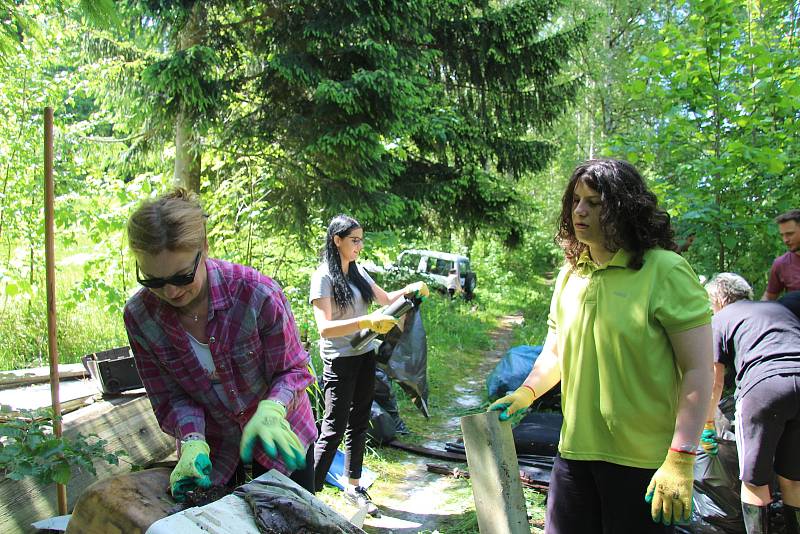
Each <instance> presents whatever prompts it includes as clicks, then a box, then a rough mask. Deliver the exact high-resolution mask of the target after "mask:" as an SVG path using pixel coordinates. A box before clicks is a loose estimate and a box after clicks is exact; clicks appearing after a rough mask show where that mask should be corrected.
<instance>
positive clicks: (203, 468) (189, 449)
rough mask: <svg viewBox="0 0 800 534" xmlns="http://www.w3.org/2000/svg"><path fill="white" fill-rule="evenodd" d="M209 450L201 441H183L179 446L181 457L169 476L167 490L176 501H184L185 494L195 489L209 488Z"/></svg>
mask: <svg viewBox="0 0 800 534" xmlns="http://www.w3.org/2000/svg"><path fill="white" fill-rule="evenodd" d="M210 452H211V449H209V447H208V443H206V442H205V441H203V440H202V439H194V440H190V441H185V442H183V443H182V444H181V457H180V459H178V464H177V465H176V466H175V469H173V470H172V473H170V475H169V489H170V492H171V493H172V497H173V498H174V499H175V500H176V501H178V502H183V501H184V500H186V493H187V492H189V491H193V490H194V489H196V488H197V487H200V488H204V489H205V488H210V487H211V478H210V477H209V475H211V458H209V456H208V455H209V453H210Z"/></svg>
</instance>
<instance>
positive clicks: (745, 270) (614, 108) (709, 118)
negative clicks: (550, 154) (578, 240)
mask: <svg viewBox="0 0 800 534" xmlns="http://www.w3.org/2000/svg"><path fill="white" fill-rule="evenodd" d="M578 9H579V10H580V9H582V10H583V11H582V12H581V14H580V15H579V16H585V15H586V13H587V12H594V13H596V14H597V16H596V20H597V24H596V26H595V30H594V35H593V37H592V38H590V39H589V40H588V41H587V43H591V45H589V44H587V47H586V50H585V52H584V53H583V54H582V57H585V58H586V61H585V62H583V64H582V66H581V70H582V71H583V72H585V73H586V75H587V76H588V77H589V78H590V80H591V81H590V82H589V83H587V90H586V91H585V92H584V94H583V95H582V96H581V98H580V99H579V101H582V103H583V105H582V106H581V109H580V110H579V111H578V113H576V115H575V118H576V120H573V121H571V122H570V125H569V126H568V128H571V129H574V130H573V131H570V130H569V129H567V130H566V131H567V132H569V133H568V134H567V135H566V136H565V138H564V139H565V144H566V146H569V145H570V144H573V143H576V144H577V146H579V147H580V149H581V153H580V154H577V156H578V157H577V158H576V154H574V153H570V154H565V156H564V157H563V158H562V162H563V169H564V170H563V173H564V174H567V173H568V172H569V170H570V168H571V166H572V165H573V164H574V163H575V160H576V159H581V158H582V157H588V156H590V155H594V154H602V155H608V156H612V157H618V158H623V159H627V160H629V161H631V162H633V163H634V164H636V165H637V167H639V168H640V169H641V170H643V171H645V173H646V174H647V175H648V177H649V179H650V183H651V185H652V186H653V188H654V189H655V190H656V191H657V193H658V196H659V198H660V199H661V201H662V203H663V204H664V205H665V207H667V208H668V210H669V211H670V213H671V214H672V215H673V217H674V220H675V221H676V223H677V227H678V229H679V232H680V238H681V239H685V238H686V237H687V236H688V235H690V234H695V235H696V238H697V239H696V241H695V243H694V244H693V245H692V247H691V248H690V249H689V250H688V252H687V253H686V256H687V258H688V259H689V261H690V262H691V263H692V264H693V266H694V267H695V269H696V270H697V271H698V272H699V273H701V274H705V275H710V274H713V273H714V272H718V271H725V270H733V271H737V272H739V273H741V274H742V275H744V276H745V277H746V278H748V280H750V281H751V283H753V284H754V285H755V286H756V288H757V289H759V288H760V287H763V284H764V282H765V281H766V273H767V271H768V269H769V265H770V263H771V260H772V258H773V257H775V256H776V255H777V254H779V253H781V252H782V247H781V246H780V242H779V240H778V239H777V237H776V235H777V232H776V229H775V225H774V224H773V223H772V219H773V217H774V216H775V215H777V214H779V213H781V212H783V211H786V210H788V209H790V208H792V207H795V206H796V205H797V204H798V203H799V202H800V196H799V195H800V193H798V189H797V187H796V186H795V184H796V183H797V180H798V179H797V174H796V171H795V169H796V168H797V153H798V150H797V149H798V141H797V139H798V135H797V133H798V132H797V121H796V114H795V112H794V110H796V109H797V105H798V103H800V102H798V97H800V92H798V89H797V84H796V77H797V74H798V72H797V68H798V65H797V61H796V57H797V55H798V49H797V36H796V33H797V28H796V25H795V23H794V22H793V21H795V20H796V9H797V8H796V5H795V3H794V2H787V1H775V2H766V3H760V4H754V3H741V2H733V1H722V2H716V1H710V0H699V1H691V2H678V3H675V2H656V3H652V2H629V3H624V4H616V3H609V2H595V1H591V0H590V1H587V2H583V3H582V5H581V7H580V8H578Z"/></svg>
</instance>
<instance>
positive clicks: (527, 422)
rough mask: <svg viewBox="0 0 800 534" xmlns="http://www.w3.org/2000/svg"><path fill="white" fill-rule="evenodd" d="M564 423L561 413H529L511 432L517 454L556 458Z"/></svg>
mask: <svg viewBox="0 0 800 534" xmlns="http://www.w3.org/2000/svg"><path fill="white" fill-rule="evenodd" d="M563 421H564V417H563V416H562V415H561V414H560V413H553V412H529V413H528V415H526V416H525V417H524V418H523V419H522V421H520V422H519V424H518V425H517V426H515V427H514V428H513V429H512V431H511V433H512V434H513V436H514V448H515V449H516V450H517V454H518V455H520V454H534V455H541V456H555V455H556V452H558V440H559V437H560V435H561V423H562V422H563Z"/></svg>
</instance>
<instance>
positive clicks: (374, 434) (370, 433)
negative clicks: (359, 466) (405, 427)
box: [367, 401, 397, 445]
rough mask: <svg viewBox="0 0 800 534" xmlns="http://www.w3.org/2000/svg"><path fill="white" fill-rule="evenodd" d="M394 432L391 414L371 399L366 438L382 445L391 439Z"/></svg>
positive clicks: (395, 432)
mask: <svg viewBox="0 0 800 534" xmlns="http://www.w3.org/2000/svg"><path fill="white" fill-rule="evenodd" d="M396 434H397V431H396V430H395V422H394V419H392V416H391V415H389V414H388V413H387V412H386V410H384V409H383V408H381V406H380V405H379V404H378V403H377V402H375V401H372V412H371V414H370V418H369V428H368V429H367V438H369V439H370V441H372V442H373V443H374V444H376V445H383V444H384V443H389V442H390V441H392V440H393V439H394V438H395V435H396Z"/></svg>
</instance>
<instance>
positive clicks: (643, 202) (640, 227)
mask: <svg viewBox="0 0 800 534" xmlns="http://www.w3.org/2000/svg"><path fill="white" fill-rule="evenodd" d="M580 180H582V181H583V183H584V184H586V185H587V186H588V187H590V188H592V189H593V190H595V191H597V192H598V193H599V194H600V198H601V200H602V203H603V206H602V208H601V211H600V223H601V224H602V226H603V234H604V235H605V240H606V244H605V246H606V248H607V249H608V250H610V251H616V250H619V249H621V248H623V249H625V250H627V251H629V252H631V253H632V256H631V259H630V261H629V262H628V267H631V268H632V269H637V270H638V269H641V267H642V264H643V263H644V262H643V257H644V253H645V252H646V251H648V250H650V249H651V248H655V247H661V248H663V249H666V250H672V251H675V252H677V250H678V246H677V245H676V244H675V241H674V233H673V231H672V226H671V225H670V218H669V214H668V213H667V212H666V211H664V210H663V209H661V208H660V207H659V206H658V199H656V196H655V195H654V194H653V193H652V192H651V191H650V190H649V189H647V185H646V184H645V182H644V179H643V178H642V176H641V174H639V171H637V170H636V168H635V167H634V166H633V165H631V164H630V163H628V162H627V161H621V160H615V159H591V160H588V161H585V162H583V163H581V164H580V165H578V166H577V167H576V168H575V170H574V171H573V173H572V177H571V178H570V180H569V183H568V184H567V188H566V190H565V191H564V196H563V197H562V199H561V215H560V216H559V225H558V234H556V243H558V245H559V246H560V247H561V248H562V249H563V250H564V254H565V255H566V258H567V261H569V263H570V265H572V266H573V267H574V266H575V264H576V263H577V261H578V258H579V257H580V255H581V254H582V253H583V251H584V250H586V248H587V245H585V244H584V243H581V242H580V241H578V239H577V237H576V236H575V229H574V228H573V226H572V211H573V205H572V196H573V193H574V191H575V186H576V185H577V184H578V181H580Z"/></svg>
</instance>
